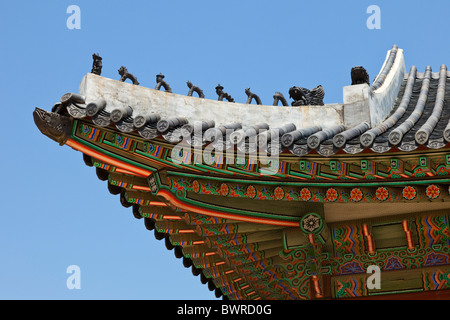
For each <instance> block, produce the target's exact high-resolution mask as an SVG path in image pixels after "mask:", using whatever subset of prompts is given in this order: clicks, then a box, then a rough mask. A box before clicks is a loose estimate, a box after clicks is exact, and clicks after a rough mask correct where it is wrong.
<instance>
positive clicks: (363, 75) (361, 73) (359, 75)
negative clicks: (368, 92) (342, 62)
mask: <svg viewBox="0 0 450 320" xmlns="http://www.w3.org/2000/svg"><path fill="white" fill-rule="evenodd" d="M350 75H351V78H352V86H354V85H357V84H363V83H366V84H368V85H369V86H370V82H369V74H368V73H367V70H366V69H364V68H363V67H362V66H356V67H353V68H352V71H351V72H350Z"/></svg>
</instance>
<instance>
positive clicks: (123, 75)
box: [118, 66, 139, 85]
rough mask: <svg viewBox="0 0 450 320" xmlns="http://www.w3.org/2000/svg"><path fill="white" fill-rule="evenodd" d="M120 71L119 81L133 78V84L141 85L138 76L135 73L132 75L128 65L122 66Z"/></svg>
mask: <svg viewBox="0 0 450 320" xmlns="http://www.w3.org/2000/svg"><path fill="white" fill-rule="evenodd" d="M118 72H119V74H120V76H121V78H120V80H119V81H122V82H125V80H127V79H129V80H131V82H133V84H135V85H139V82H138V80H137V78H136V77H135V76H134V75H132V74H131V73H129V72H128V70H127V68H126V67H124V66H121V67H120V68H119V70H118Z"/></svg>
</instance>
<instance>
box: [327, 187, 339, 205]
mask: <svg viewBox="0 0 450 320" xmlns="http://www.w3.org/2000/svg"><path fill="white" fill-rule="evenodd" d="M337 198H338V193H337V191H336V189H334V188H330V189H328V190H327V193H326V199H327V201H330V202H334V201H336V200H337Z"/></svg>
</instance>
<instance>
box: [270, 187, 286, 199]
mask: <svg viewBox="0 0 450 320" xmlns="http://www.w3.org/2000/svg"><path fill="white" fill-rule="evenodd" d="M273 195H274V197H275V199H277V200H281V199H283V198H284V190H283V189H282V188H280V187H276V188H275V190H273Z"/></svg>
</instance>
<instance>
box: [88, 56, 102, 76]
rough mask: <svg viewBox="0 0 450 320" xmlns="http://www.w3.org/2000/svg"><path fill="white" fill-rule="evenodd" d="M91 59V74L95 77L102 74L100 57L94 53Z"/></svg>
mask: <svg viewBox="0 0 450 320" xmlns="http://www.w3.org/2000/svg"><path fill="white" fill-rule="evenodd" d="M92 59H93V60H94V61H93V62H92V70H91V73H93V74H96V75H98V76H99V75H101V74H102V67H103V64H102V57H100V55H99V54H98V53H94V54H93V55H92Z"/></svg>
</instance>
